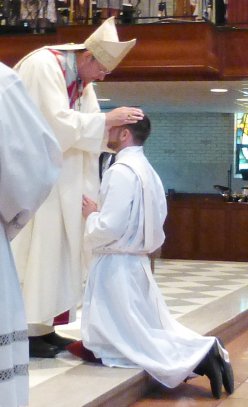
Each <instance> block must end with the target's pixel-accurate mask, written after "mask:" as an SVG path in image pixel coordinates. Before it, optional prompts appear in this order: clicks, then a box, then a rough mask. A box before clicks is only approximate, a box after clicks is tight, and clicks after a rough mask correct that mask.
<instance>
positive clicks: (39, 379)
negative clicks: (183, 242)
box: [30, 259, 248, 407]
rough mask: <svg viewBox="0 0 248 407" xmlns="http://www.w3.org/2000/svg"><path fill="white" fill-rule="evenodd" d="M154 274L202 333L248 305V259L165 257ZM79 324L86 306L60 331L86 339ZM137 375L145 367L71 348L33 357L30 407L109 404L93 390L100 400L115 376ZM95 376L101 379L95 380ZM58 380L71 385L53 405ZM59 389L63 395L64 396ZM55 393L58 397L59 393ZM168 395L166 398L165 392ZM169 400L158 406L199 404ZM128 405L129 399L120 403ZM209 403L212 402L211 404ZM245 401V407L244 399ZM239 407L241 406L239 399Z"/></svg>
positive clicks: (175, 308) (180, 314)
mask: <svg viewBox="0 0 248 407" xmlns="http://www.w3.org/2000/svg"><path fill="white" fill-rule="evenodd" d="M154 277H155V279H156V281H157V283H158V285H159V287H160V289H161V291H162V294H163V296H164V298H165V300H166V303H167V305H168V307H169V309H170V311H171V313H172V314H173V315H174V316H175V318H176V319H178V320H179V321H180V322H182V323H183V324H184V325H186V326H188V327H189V328H191V329H194V330H196V331H197V332H199V333H201V334H207V333H212V332H214V331H215V330H216V328H218V327H219V326H222V325H225V324H226V322H227V321H229V320H232V319H233V318H234V319H235V317H238V316H239V315H241V314H242V313H244V312H245V311H246V310H248V263H244V262H240V263H237V262H209V261H182V260H162V259H159V260H156V262H155V273H154ZM79 329H80V310H79V311H78V314H77V320H76V322H74V323H72V324H69V325H68V326H61V327H60V328H59V329H58V330H57V331H58V332H60V333H61V334H62V335H65V336H67V335H68V336H72V337H74V338H80V331H79ZM247 352H248V346H247ZM246 358H247V355H246ZM134 374H137V375H139V374H143V372H141V371H139V370H138V369H117V368H115V369H110V368H106V367H97V366H92V365H89V364H88V365H87V364H84V363H82V361H81V360H80V359H78V358H77V357H74V356H72V355H71V354H69V353H68V352H63V353H60V354H59V355H58V356H57V357H56V359H50V360H49V359H35V358H32V359H31V361H30V407H43V406H44V407H45V406H46V407H47V405H49V406H50V405H51V406H53V407H56V406H58V407H82V406H92V407H93V406H99V407H100V406H102V405H104V406H105V404H104V403H103V402H101V401H97V402H95V404H94V397H95V396H94V394H93V393H98V392H99V395H100V394H101V396H99V397H100V398H99V399H98V400H103V398H101V397H103V396H102V394H103V393H104V391H105V390H104V389H105V386H106V389H107V388H108V386H109V385H111V381H113V382H116V383H117V386H121V385H122V383H123V381H125V380H130V379H131V377H132V376H133V375H134ZM72 376H73V380H72ZM94 377H95V382H94V380H93V381H92V378H94ZM247 377H248V370H247ZM89 378H91V381H89ZM197 380H198V379H197ZM72 383H73V384H72ZM54 385H56V386H57V385H58V386H63V385H65V386H67V390H66V391H64V392H63V389H62V387H61V391H59V392H57V393H56V394H57V396H56V400H53V403H52V404H50V402H49V404H47V397H48V393H49V392H51V394H52V389H53V388H54ZM71 386H72V387H71ZM82 387H84V389H83V390H82V393H83V398H84V400H82V399H80V397H82V396H81V395H79V394H78V393H79V390H76V389H80V390H81V389H82ZM70 388H72V389H71V392H72V393H71V394H69V393H68V391H69V389H70ZM247 388H248V382H247ZM45 393H46V397H45ZM88 393H89V394H88ZM54 394H55V393H54ZM58 394H61V396H59V397H58ZM65 394H66V395H67V396H65ZM247 394H248V389H247ZM51 397H52V396H51ZM53 397H54V398H55V396H53ZM60 397H61V399H60ZM66 398H67V399H68V400H67V401H66ZM162 399H163V400H164V396H163V398H162ZM193 401H194V400H193ZM193 401H192V403H193ZM163 403H164V401H163V402H162V404H158V405H159V406H160V405H163V406H167V405H168V406H169V405H170V406H174V405H175V406H178V407H179V406H180V407H186V406H187V407H188V406H191V405H192V406H197V405H198V404H194V403H193V404H187V403H186V404H184V401H183V400H181V404H163ZM124 405H125V403H124V404H121V405H120V406H124ZM126 405H128V404H126ZM201 405H202V404H201ZM204 405H205V404H204ZM215 405H217V404H215ZM215 405H214V406H215ZM229 405H230V406H232V405H233V404H228V406H229ZM247 405H248V400H247V404H246V406H247ZM106 406H108V404H106ZM109 406H110V404H109ZM116 406H117V404H116ZM137 406H138V404H137ZM146 406H153V404H146ZM206 406H209V405H208V404H206ZM211 406H212V405H211ZM239 406H242V407H243V404H240V405H239ZM235 407H238V405H236V404H235Z"/></svg>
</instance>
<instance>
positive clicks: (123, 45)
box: [84, 17, 136, 71]
mask: <svg viewBox="0 0 248 407" xmlns="http://www.w3.org/2000/svg"><path fill="white" fill-rule="evenodd" d="M135 43H136V40H135V39H133V40H131V41H124V42H120V41H119V38H118V34H117V30H116V25H115V18H114V17H110V18H108V19H107V20H106V21H104V23H103V24H102V25H101V26H100V27H99V28H98V29H97V30H96V31H95V32H93V34H91V36H90V37H89V38H87V40H86V41H85V42H84V45H85V47H86V48H87V49H88V50H89V51H90V52H92V54H93V55H94V57H95V58H96V59H97V61H98V62H100V64H102V65H103V66H104V67H105V68H107V70H108V71H112V70H113V69H114V68H116V67H117V65H118V64H119V63H120V62H121V61H122V59H123V58H124V57H125V56H126V55H127V53H128V52H129V51H130V49H131V48H133V46H134V45H135Z"/></svg>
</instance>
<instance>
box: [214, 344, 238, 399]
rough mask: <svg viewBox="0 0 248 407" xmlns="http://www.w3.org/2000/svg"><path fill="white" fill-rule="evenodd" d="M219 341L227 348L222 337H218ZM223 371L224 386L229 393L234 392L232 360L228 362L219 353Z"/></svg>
mask: <svg viewBox="0 0 248 407" xmlns="http://www.w3.org/2000/svg"><path fill="white" fill-rule="evenodd" d="M218 341H219V343H220V345H221V346H222V348H224V349H225V346H224V343H223V342H222V340H221V339H219V338H218ZM219 361H220V367H221V373H222V381H223V386H224V388H225V390H226V392H227V393H228V394H232V393H233V392H234V374H233V369H232V365H231V363H230V362H226V361H225V360H224V359H223V358H222V357H221V355H219Z"/></svg>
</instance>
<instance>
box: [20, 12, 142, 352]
mask: <svg viewBox="0 0 248 407" xmlns="http://www.w3.org/2000/svg"><path fill="white" fill-rule="evenodd" d="M135 42H136V40H130V41H126V42H120V41H119V39H118V34H117V30H116V25H115V20H114V17H111V18H109V19H108V20H106V21H105V22H104V23H103V24H102V25H101V26H100V27H98V29H97V30H96V31H95V32H93V34H92V35H90V36H89V38H87V39H86V41H85V42H84V43H82V44H63V45H58V46H49V47H43V48H41V49H38V50H35V51H34V52H32V53H31V54H29V55H27V56H26V57H24V58H23V59H22V60H21V61H20V62H19V63H18V64H17V65H16V66H15V69H16V71H17V72H18V73H19V75H20V77H21V79H22V81H23V82H24V84H25V86H26V88H27V89H28V91H29V93H30V95H31V96H32V98H33V100H34V101H35V102H36V104H37V106H38V107H39V108H40V110H41V112H42V113H43V114H44V116H45V117H46V119H47V121H48V123H49V124H50V125H51V127H52V129H53V130H54V133H55V135H56V137H57V140H58V142H59V144H60V146H61V149H62V151H63V167H62V172H61V175H60V177H59V180H58V182H57V183H56V185H55V187H54V188H53V190H52V192H51V194H50V195H49V197H48V199H47V200H46V201H45V202H44V204H43V205H42V207H41V208H40V209H39V211H38V212H37V214H36V215H35V217H34V218H33V219H32V221H31V222H29V224H28V225H27V226H26V228H24V230H23V231H22V232H21V233H20V236H19V237H18V239H16V241H15V242H14V244H13V252H14V256H15V261H16V265H17V270H18V274H19V276H20V280H21V282H22V288H23V296H24V301H25V308H26V313H27V321H28V324H29V326H28V328H29V344H30V356H31V357H47V358H53V357H55V356H56V354H57V353H58V352H60V351H63V350H64V349H65V347H66V346H67V345H68V344H69V343H70V342H71V341H72V340H73V339H72V338H65V337H63V336H62V335H59V334H58V333H56V332H55V329H54V327H55V326H56V325H61V324H66V323H68V322H72V321H74V320H75V319H76V309H77V306H78V305H79V304H80V301H81V292H82V285H83V281H84V279H85V275H86V271H85V265H84V262H85V256H86V255H87V253H84V252H83V245H82V238H83V228H84V224H83V219H82V214H81V202H82V195H83V194H87V195H89V196H90V197H91V198H92V199H95V198H96V196H97V192H98V188H99V168H98V160H99V155H100V152H101V151H104V150H105V149H106V134H107V129H108V128H109V127H110V126H112V125H119V124H123V123H126V122H135V121H136V120H139V119H140V118H142V117H143V114H142V111H141V110H140V109H137V108H130V107H120V108H116V109H114V110H112V111H110V112H107V113H102V112H100V108H99V105H98V102H97V98H96V94H95V91H94V88H93V84H92V82H93V81H96V80H100V81H102V80H104V78H105V76H106V74H107V73H110V72H111V71H112V70H113V69H114V68H115V67H116V66H117V65H118V64H119V63H120V61H121V60H122V59H123V58H124V57H125V55H126V54H127V53H128V52H129V50H130V49H131V48H132V47H133V46H134V45H135ZM130 114H132V119H129V115H130Z"/></svg>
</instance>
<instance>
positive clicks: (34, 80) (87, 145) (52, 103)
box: [16, 49, 105, 153]
mask: <svg viewBox="0 0 248 407" xmlns="http://www.w3.org/2000/svg"><path fill="white" fill-rule="evenodd" d="M16 69H17V71H18V73H19V75H20V77H21V79H22V80H23V82H24V84H25V86H26V87H27V89H28V91H29V94H30V95H31V97H32V98H33V100H34V101H35V102H36V103H37V105H38V107H39V108H40V110H41V111H42V113H43V114H44V116H45V117H46V119H47V120H48V122H49V124H50V125H51V127H52V129H53V130H54V132H55V134H56V137H57V140H58V141H59V144H60V146H61V149H62V151H63V152H65V151H67V150H69V149H70V148H76V149H80V150H83V151H87V152H91V153H99V151H100V150H101V146H102V141H103V138H104V130H105V114H104V113H100V111H99V106H98V104H97V102H96V96H95V92H94V91H93V88H92V85H91V84H90V85H88V86H87V87H86V88H85V90H84V94H83V98H82V103H83V104H84V113H82V112H81V111H76V110H74V109H70V106H69V100H68V94H67V88H66V84H65V80H64V76H63V73H62V70H61V67H60V66H59V64H58V62H57V61H56V59H55V56H54V55H53V54H52V53H51V52H50V51H48V50H46V49H45V50H40V51H38V52H35V53H33V54H32V55H31V56H29V57H28V58H26V59H24V60H23V62H22V63H21V64H20V65H17V67H16ZM83 99H84V100H83ZM97 109H98V110H97Z"/></svg>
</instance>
